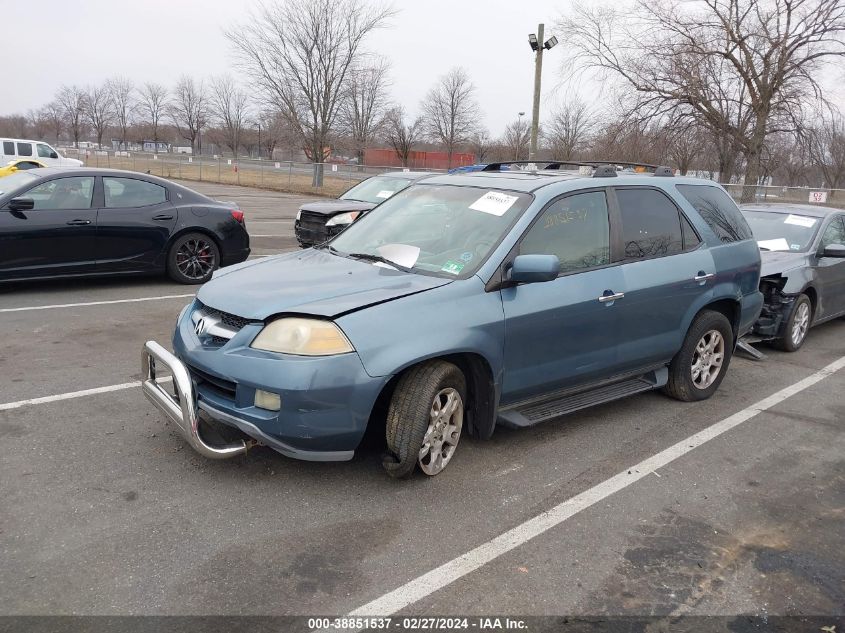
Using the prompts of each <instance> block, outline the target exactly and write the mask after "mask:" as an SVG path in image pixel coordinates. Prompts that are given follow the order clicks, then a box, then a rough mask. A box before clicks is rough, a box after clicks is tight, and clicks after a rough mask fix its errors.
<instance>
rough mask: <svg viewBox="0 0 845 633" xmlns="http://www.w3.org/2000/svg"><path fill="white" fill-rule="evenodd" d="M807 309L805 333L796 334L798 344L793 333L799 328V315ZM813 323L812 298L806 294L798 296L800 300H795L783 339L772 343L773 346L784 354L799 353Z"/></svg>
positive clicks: (784, 329)
mask: <svg viewBox="0 0 845 633" xmlns="http://www.w3.org/2000/svg"><path fill="white" fill-rule="evenodd" d="M805 305H806V306H807V307H806V315H807V318H808V320H807V322H806V323H805V325H804V328H803V332H802V333H801V334H800V336H799V335H798V334H797V333H796V336H797V338H798V340H797V342H796V340H795V339H794V338H793V333H794V331H795V328H796V326H797V322H798V315H799V314H802V312H803V310H804V308H802V306H805ZM812 322H813V304H812V302H811V301H810V298H809V297H808V296H807V295H805V294H800V295H798V298H797V299H796V300H795V303H794V304H792V312H791V313H790V315H789V319H788V320H787V321H786V325H785V326H784V328H783V338H778V339H775V340H774V341H772V345H773V346H774V347H776V348H778V349H780V350H783V351H784V352H797V351H798V350H799V349H801V346H802V345H804V341H806V340H807V332H808V331H809V330H810V324H811V323H812Z"/></svg>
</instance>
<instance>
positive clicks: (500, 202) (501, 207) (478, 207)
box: [469, 191, 519, 216]
mask: <svg viewBox="0 0 845 633" xmlns="http://www.w3.org/2000/svg"><path fill="white" fill-rule="evenodd" d="M517 200H519V197H517V196H509V195H508V194H506V193H499V192H498V191H488V192H487V193H485V194H484V195H483V196H481V197H480V198H479V199H478V200H476V201H475V202H473V203H472V204H471V205H469V208H470V209H473V210H475V211H482V212H484V213H489V214H491V215H499V216H501V215H504V214H505V212H506V211H507V210H508V209H510V208H511V207H512V206H513V203H514V202H516V201H517Z"/></svg>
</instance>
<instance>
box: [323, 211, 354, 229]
mask: <svg viewBox="0 0 845 633" xmlns="http://www.w3.org/2000/svg"><path fill="white" fill-rule="evenodd" d="M359 215H361V212H360V211H349V212H347V213H338V214H337V215H336V216H334V217H333V218H332V219H330V220H329V221H328V222H326V226H341V225H343V224H352V223H353V222H354V221H355V218H357V217H358V216H359Z"/></svg>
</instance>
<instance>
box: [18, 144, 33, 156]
mask: <svg viewBox="0 0 845 633" xmlns="http://www.w3.org/2000/svg"><path fill="white" fill-rule="evenodd" d="M18 156H32V143H18Z"/></svg>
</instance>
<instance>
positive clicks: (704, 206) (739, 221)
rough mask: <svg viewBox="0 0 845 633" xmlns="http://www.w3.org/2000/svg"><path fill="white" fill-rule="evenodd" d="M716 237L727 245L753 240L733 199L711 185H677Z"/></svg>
mask: <svg viewBox="0 0 845 633" xmlns="http://www.w3.org/2000/svg"><path fill="white" fill-rule="evenodd" d="M676 187H677V189H678V191H679V192H680V194H681V195H682V196H683V197H684V198H686V199H687V202H689V203H690V204H691V205H692V206H693V207H695V210H696V211H698V213H699V215H700V216H701V217H702V219H703V220H704V221H705V222H707V224H708V225H709V226H710V228H711V229H713V232H714V233H715V234H716V236H717V237H718V238H719V239H720V240H721V241H722V242H725V243H730V242H740V241H742V240H748V239H751V229H750V228H749V226H748V222H746V221H745V218H744V217H742V213H740V211H739V207H737V206H736V203H734V201H733V200H731V197H730V196H729V195H728V194H727V193H725V192H724V191H723V190H722V189H719V188H718V187H711V186H709V185H676Z"/></svg>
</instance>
